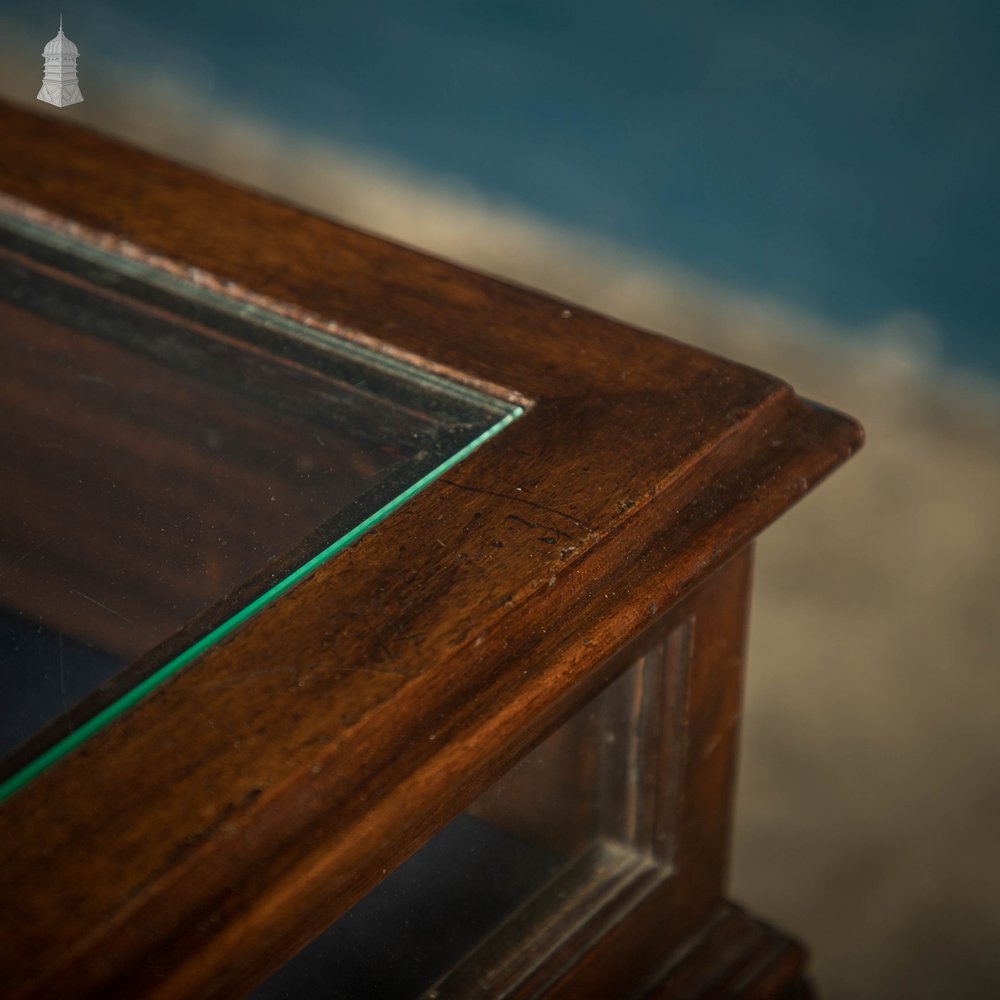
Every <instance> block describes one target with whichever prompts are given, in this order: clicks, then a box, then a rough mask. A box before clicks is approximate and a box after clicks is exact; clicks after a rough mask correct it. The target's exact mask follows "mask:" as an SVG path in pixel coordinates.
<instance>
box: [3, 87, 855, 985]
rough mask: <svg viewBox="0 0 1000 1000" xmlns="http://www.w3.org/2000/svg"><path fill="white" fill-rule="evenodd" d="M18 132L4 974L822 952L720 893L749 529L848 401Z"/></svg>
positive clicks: (712, 974) (289, 970)
mask: <svg viewBox="0 0 1000 1000" xmlns="http://www.w3.org/2000/svg"><path fill="white" fill-rule="evenodd" d="M0 135H2V136H3V142H4V147H5V156H4V157H3V159H2V161H0V358H2V362H3V366H2V371H0V386H2V397H0V462H2V466H0V468H2V475H3V482H4V491H3V496H2V498H0V512H2V517H0V664H2V670H0V685H2V686H0V695H2V700H3V704H4V711H3V731H2V736H3V741H4V744H3V746H2V747H0V750H2V751H3V752H4V753H5V757H4V758H3V761H4V763H3V769H2V771H0V777H2V778H3V785H2V794H3V796H4V798H5V801H3V803H2V805H0V870H2V872H3V876H2V879H0V884H2V888H0V994H2V995H3V996H4V997H19V998H27V997H33V998H51V997H55V996H58V997H95V998H96V997H100V998H109V997H121V998H134V997H140V996H141V997H157V998H168V997H169V998H180V997H192V998H199V1000H204V998H215V997H239V996H244V995H247V994H249V993H251V992H253V991H255V990H256V991H257V992H256V994H255V995H257V996H259V997H261V998H266V997H282V996H285V997H296V998H302V997H308V996H317V997H319V996H322V997H337V998H340V997H351V998H353V997H357V998H368V997H390V996H391V997H419V996H425V997H437V998H442V1000H443V998H446V997H493V998H499V997H511V998H513V997H517V998H527V997H542V996H544V997H564V998H589V997H593V998H608V997H615V998H618V997H621V998H627V997H635V998H639V997H648V998H650V1000H652V998H657V1000H666V998H674V997H676V998H680V997H709V996H712V997H716V996H726V997H736V996H739V997H772V996H782V997H795V996H805V995H808V993H807V989H808V988H807V986H806V984H805V979H804V971H803V962H804V953H803V951H802V949H801V948H800V947H799V946H798V945H796V944H794V943H793V942H791V941H789V940H788V939H786V938H784V937H783V936H781V935H780V934H779V933H778V932H776V931H773V930H770V929H769V928H767V927H765V926H764V925H761V924H758V923H757V922H755V921H754V920H752V919H751V918H750V917H748V916H747V915H745V914H744V913H743V912H742V911H741V910H739V909H738V908H736V907H734V906H732V905H731V904H730V903H728V902H727V901H726V899H725V872H726V859H727V854H728V847H729V836H730V817H731V802H732V788H733V776H734V767H735V761H736V745H737V734H738V725H739V718H740V703H741V676H742V669H743V655H744V635H745V631H746V617H747V602H748V593H749V583H750V572H751V545H752V542H753V539H754V537H755V536H756V535H757V534H758V533H759V532H760V531H761V530H762V529H763V528H764V527H766V526H767V525H768V524H769V523H770V522H772V521H773V520H774V519H775V518H776V517H778V516H779V515H780V514H781V513H782V512H783V511H784V510H785V509H786V508H787V507H788V506H789V505H790V504H792V503H794V502H795V501H796V500H798V499H799V498H800V497H801V496H802V495H803V494H805V493H806V492H807V491H808V490H809V489H810V488H811V487H812V486H813V485H814V484H815V483H816V482H817V481H818V480H820V479H821V478H822V477H823V476H824V475H826V474H827V473H828V472H830V471H831V470H832V469H833V468H834V467H835V466H837V465H838V464H839V463H840V462H842V461H843V460H844V459H845V458H846V457H847V456H848V455H849V454H850V453H851V452H852V451H853V450H854V449H855V448H856V447H857V446H858V445H859V443H860V440H861V432H860V429H859V428H858V426H857V425H856V424H855V423H854V422H852V421H851V420H849V419H847V418H845V417H843V416H841V415H839V414H837V413H834V412H832V411H829V410H826V409H823V408H821V407H817V406H815V405H812V404H809V403H806V402H803V401H802V400H800V399H799V398H798V397H796V395H795V394H794V393H793V392H792V390H791V389H789V387H788V386H787V385H785V384H783V383H782V382H780V381H778V380H776V379H774V378H771V377H769V376H767V375H764V374H761V373H760V372H756V371H752V370H750V369H748V368H745V367H742V366H740V365H737V364H733V363H731V362H728V361H724V360H722V359H720V358H717V357H714V356H711V355H709V354H706V353H705V352H703V351H700V350H696V349H694V348H692V347H688V346H685V345H684V344H682V343H680V342H678V341H675V340H670V339H667V338H663V337H658V336H653V335H650V334H647V333H642V332H639V331H637V330H634V329H631V328H628V327H626V326H622V325H621V324H618V323H616V322H614V321H612V320H609V319H606V318H604V317H601V316H597V315H594V314H593V313H591V312H587V311H585V310H581V309H577V308H575V307H573V306H568V305H566V304H565V303H562V302H556V301H553V300H551V299H549V298H546V297H545V296H543V295H539V294H537V293H535V292H531V291H527V290H525V289H523V288H518V287H515V286H511V285H508V284H505V283H503V282H500V281H497V280H495V279H492V278H488V277H484V276H482V275H479V274H475V273H472V272H469V271H465V270H463V269H461V268H459V267H457V266H455V265H453V264H449V263H445V262H442V261H439V260H435V259H433V258H430V257H427V256H424V255H422V254H419V253H417V252H415V251H413V250H409V249H406V248H404V247H400V246H396V245H394V244H391V243H388V242H386V241H384V240H380V239H377V238H375V237H373V236H370V235H366V234H364V233H360V232H357V231H354V230H352V229H348V228H345V227H343V226H340V225H337V224H335V223H333V222H330V221H328V220H325V219H321V218H317V217H315V216H312V215H309V214H307V213H304V212H302V211H300V210H298V209H296V208H294V207H292V206H290V205H287V204H285V203H283V202H280V201H277V200H274V199H271V198H269V197H266V196H264V195H261V194H258V193H254V192H250V191H247V190H245V189H242V188H238V187H235V186H231V185H229V184H226V183H224V182H222V181H220V180H217V179H214V178H211V177H208V176H206V175H204V174H201V173H198V172H195V171H193V170H190V169H187V168H185V167H182V166H179V165H178V164H175V163H173V162H170V161H168V160H164V159H161V158H158V157H155V156H152V155H150V154H148V153H144V152H141V151H139V150H136V149H133V148H130V147H128V146H125V145H122V144H119V143H117V142H113V141H111V140H109V139H107V138H103V137H100V136H98V135H95V134H93V133H90V132H87V131H84V130H81V129H79V128H76V127H74V126H72V125H69V124H65V123H64V122H62V121H58V122H57V121H55V120H54V119H53V118H50V117H39V116H36V115H34V114H30V113H27V112H25V111H22V110H18V109H15V108H12V107H7V106H4V107H2V108H0ZM483 238H484V239H489V233H484V234H483ZM664 319H665V322H666V324H667V325H668V326H669V320H670V318H669V317H665V318H664ZM674 332H676V333H677V335H679V336H683V334H684V331H683V329H677V330H676V331H674ZM311 941H312V942H313V943H312V944H309V942H311ZM307 945H308V947H306V946H307ZM303 949H305V950H303ZM293 956H295V957H293Z"/></svg>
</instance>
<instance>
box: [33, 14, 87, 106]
mask: <svg viewBox="0 0 1000 1000" xmlns="http://www.w3.org/2000/svg"><path fill="white" fill-rule="evenodd" d="M79 55H80V50H79V49H78V48H77V47H76V46H75V45H74V44H73V43H72V42H71V41H70V40H69V39H68V38H67V37H66V36H65V35H64V34H63V26H62V14H60V15H59V34H58V35H56V37H55V38H53V39H52V41H51V42H49V43H48V44H47V45H46V46H45V48H44V49H42V56H43V58H44V59H45V76H44V78H43V79H42V89H41V90H40V91H38V99H39V100H40V101H47V102H48V103H49V104H54V105H55V106H56V107H57V108H65V107H66V106H67V105H68V104H79V103H80V101H82V100H83V94H81V93H80V84H79V83H78V82H77V79H76V60H77V57H78V56H79Z"/></svg>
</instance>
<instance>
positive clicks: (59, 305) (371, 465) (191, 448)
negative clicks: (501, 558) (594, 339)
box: [0, 220, 520, 794]
mask: <svg viewBox="0 0 1000 1000" xmlns="http://www.w3.org/2000/svg"><path fill="white" fill-rule="evenodd" d="M519 412H520V410H519V408H517V407H515V406H513V405H512V404H509V403H507V402H505V401H501V400H497V399H494V398H491V397H488V396H485V395H483V394H480V393H477V392H473V391H471V390H469V389H468V388H466V387H464V386H462V385H459V384H457V383H453V382H451V381H448V380H445V379H443V378H440V377H437V376H433V375H429V374H428V373H426V372H423V371H420V370H418V369H417V368H416V367H413V366H409V365H404V364H401V363H399V362H397V361H395V360H393V359H389V358H386V357H383V356H381V355H379V354H377V353H376V352H374V351H370V350H367V349H364V348H361V347H359V346H357V345H356V344H353V343H351V342H349V341H347V340H344V339H340V338H336V337H333V336H330V335H328V334H325V333H322V332H319V331H316V330H313V329H311V328H308V327H306V326H303V325H299V324H295V323H292V322H290V321H288V320H285V319H283V318H281V317H279V316H276V315H274V314H269V313H267V312H265V311H263V310H260V309H257V308H255V307H253V306H248V305H245V304H242V303H237V302H234V301H233V300H230V299H227V298H226V297H225V296H223V295H215V294H212V293H210V292H208V291H205V290H203V289H200V288H197V287H196V286H194V285H189V284H187V283H185V282H183V281H182V280H180V279H177V278H174V277H172V276H170V275H169V274H167V273H166V272H159V271H154V270H152V269H149V268H144V267H142V266H140V265H138V264H135V263H132V262H129V261H127V260H124V259H120V258H117V257H112V256H111V255H108V254H104V253H103V252H101V251H99V250H95V249H93V248H91V247H88V246H84V245H82V244H76V243H70V242H69V241H67V240H64V239H63V238H61V237H58V236H56V235H54V234H51V233H48V232H47V231H42V230H39V229H36V228H34V227H32V226H29V225H26V224H24V223H21V222H16V221H13V220H0V477H2V480H0V481H2V488H0V754H6V757H5V759H4V762H3V770H2V771H0V778H6V779H7V780H6V782H5V783H4V784H3V785H2V786H0V794H3V793H9V791H10V790H12V789H13V788H14V787H17V785H18V784H19V783H21V782H23V781H24V780H26V779H27V778H28V777H30V776H31V774H33V773H35V772H36V771H37V770H38V769H40V768H41V767H42V766H45V765H46V764H47V763H48V762H50V761H51V760H53V759H55V758H56V757H57V756H58V755H59V754H60V753H61V752H65V750H67V749H68V748H69V747H70V746H71V745H74V744H75V743H76V742H79V741H80V739H82V738H84V737H85V736H86V735H87V734H88V733H89V732H90V731H92V730H94V729H95V728H97V727H98V726H99V725H100V724H102V723H103V721H106V720H107V718H110V717H113V715H114V714H116V713H117V712H118V711H121V710H123V709H124V708H125V707H127V705H128V704H130V703H132V702H134V701H135V700H136V698H137V697H139V696H141V694H143V693H144V692H145V691H146V690H147V689H149V687H151V686H152V685H153V684H155V683H157V682H158V681H159V680H162V679H163V677H164V676H167V675H169V673H171V672H172V671H173V670H175V669H178V668H179V667H181V666H183V665H184V663H186V662H188V661H189V660H190V659H191V658H192V657H193V656H195V655H197V653H198V652H200V651H202V650H203V649H204V648H206V646H207V645H208V644H210V643H211V642H213V641H215V640H216V639H218V638H220V637H221V636H222V635H223V634H225V633H226V632H227V631H229V630H231V629H232V628H233V627H235V626H236V625H238V624H239V622H240V621H242V620H243V619H244V618H245V617H246V616H247V615H248V614H249V613H252V611H253V610H256V609H257V608H258V607H259V606H260V605H261V604H262V603H263V602H265V601H266V600H268V599H270V598H271V597H273V596H275V594H276V593H278V592H280V591H281V590H283V589H286V588H287V587H288V586H290V585H291V584H293V583H294V582H295V581H296V580H297V579H299V578H301V576H302V575H304V573H306V572H308V571H309V570H310V569H311V568H313V567H314V566H315V565H316V564H318V562H320V561H322V560H323V559H325V558H328V557H329V556H330V555H332V554H333V553H334V552H336V551H337V550H338V549H339V548H341V547H343V546H344V545H346V544H348V543H349V542H350V541H352V540H353V539H354V538H356V537H357V536H358V534H359V533H360V532H361V531H363V530H364V529H365V528H366V527H368V526H370V525H371V524H373V523H375V521H377V520H378V519H380V518H381V517H382V516H385V514H386V513H388V512H389V511H391V510H392V509H394V507H395V506H396V505H398V504H399V503H400V502H402V501H403V500H404V499H405V498H406V497H408V496H410V495H412V493H414V492H415V491H416V490H417V489H419V488H420V487H421V486H423V485H424V484H426V483H427V482H428V481H430V479H432V478H433V477H434V476H435V475H436V474H438V473H440V472H441V471H443V470H444V469H445V468H447V467H449V466H450V465H452V464H454V462H456V461H458V460H459V459H460V458H461V457H463V456H464V455H466V454H468V452H469V451H470V450H472V448H474V447H475V446H476V445H477V444H479V443H481V442H482V441H483V440H485V439H486V438H487V437H489V436H490V435H491V434H493V433H495V432H496V431H497V430H499V429H500V428H501V427H502V426H504V425H505V424H506V423H508V422H509V421H510V420H512V419H513V418H514V417H515V416H517V414H518V413H519ZM234 591H236V592H237V593H236V594H235V596H234ZM227 595H228V596H227ZM192 621H193V622H194V624H193V625H192V624H191V623H192ZM182 628H185V629H186V632H185V638H183V639H178V638H177V636H176V635H175V633H177V632H178V630H179V629H182ZM171 637H173V638H171ZM150 651H152V652H150ZM144 654H145V655H144ZM137 659H138V660H139V662H138V663H133V661H136V660H137ZM126 664H133V666H131V667H129V668H128V669H127V670H126V671H124V672H121V668H122V667H123V666H125V665H126ZM102 685H103V686H102ZM95 692H96V693H95ZM81 699H82V701H81ZM67 741H68V742H67Z"/></svg>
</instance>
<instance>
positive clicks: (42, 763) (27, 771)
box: [0, 406, 524, 802]
mask: <svg viewBox="0 0 1000 1000" xmlns="http://www.w3.org/2000/svg"><path fill="white" fill-rule="evenodd" d="M523 413H524V408H523V407H521V406H513V408H512V409H511V411H510V412H509V413H508V414H507V415H506V416H505V417H503V418H502V419H500V420H499V421H497V422H496V423H495V424H493V425H492V426H491V427H489V428H487V429H486V430H485V431H483V433H482V434H480V435H479V436H478V437H477V438H475V439H474V440H472V441H470V442H469V443H468V444H467V445H465V447H464V448H461V449H460V450H459V451H457V452H455V454H454V455H452V456H451V457H449V458H447V459H445V461H444V462H442V463H441V464H440V465H439V466H437V467H436V468H434V469H432V470H431V471H430V472H428V473H427V474H426V475H425V476H423V477H422V478H421V479H418V480H417V481H416V482H415V483H413V485H412V486H408V487H407V488H406V489H405V490H403V492H402V493H400V494H399V496H397V497H395V498H394V499H393V500H390V501H389V503H387V504H385V505H384V506H383V507H380V508H379V509H378V510H377V511H375V513H374V514H371V515H370V516H369V517H367V518H365V520H364V521H362V522H361V523H360V524H358V525H357V526H356V527H354V528H352V529H351V530H350V531H348V532H347V533H346V534H344V535H341V537H340V538H338V539H337V540H336V541H335V542H332V543H331V544H330V545H328V546H327V547H326V548H325V549H323V550H322V551H321V552H319V553H317V554H316V555H315V556H313V557H312V558H311V559H309V560H307V561H306V562H305V563H303V564H302V565H301V566H300V567H299V568H298V569H296V570H293V571H292V572H291V573H289V575H288V576H286V577H284V579H282V580H279V581H278V582H277V583H276V584H274V586H273V587H271V588H270V589H269V590H267V591H265V592H264V593H263V594H261V595H260V596H259V597H258V598H256V599H255V600H253V601H251V602H250V603H249V604H248V605H247V606H246V607H245V608H243V609H242V610H240V611H238V612H237V613H236V614H235V615H233V616H232V617H231V618H227V619H226V621H224V622H223V623H222V624H221V625H217V626H216V627H215V628H214V629H212V631H211V632H209V633H208V634H207V635H205V636H203V637H202V638H201V639H199V640H198V641H197V642H195V643H194V644H192V645H191V646H189V647H188V648H187V649H185V650H184V652H183V653H180V654H178V655H177V656H175V657H174V658H173V659H172V660H170V662H169V663H166V664H164V665H163V666H162V667H160V669H159V670H157V671H156V672H155V673H153V674H150V676H149V677H147V678H146V679H145V680H143V681H140V682H139V683H138V684H136V686H135V687H133V688H130V689H129V690H128V691H127V692H125V694H123V695H122V696H121V697H120V698H119V699H118V700H117V701H114V702H112V703H111V704H110V705H108V706H107V707H106V708H104V709H102V710H101V711H100V712H98V713H97V714H96V715H94V716H93V717H92V718H90V719H88V720H87V721H86V722H84V723H83V724H82V725H81V726H80V727H79V728H78V729H74V730H73V732H71V733H69V735H67V736H64V737H63V738H62V739H61V740H60V741H59V742H58V743H56V744H55V745H53V746H51V747H49V749H48V750H45V751H44V752H42V753H41V754H39V755H38V756H37V757H36V758H35V759H34V760H32V761H31V762H30V763H29V764H25V766H24V767H23V768H21V770H20V771H18V772H17V773H16V774H13V775H11V776H10V777H9V778H7V779H6V780H4V781H3V782H2V783H0V802H3V801H4V800H6V799H7V798H9V797H10V796H11V795H13V794H14V792H16V791H17V790H18V789H20V788H23V787H24V786H25V785H26V784H27V783H28V782H29V781H31V780H32V779H33V778H36V777H37V776H38V775H39V774H41V773H42V772H43V771H45V770H47V769H48V768H49V767H51V766H52V765H53V764H55V763H56V762H57V761H58V760H60V759H61V758H62V757H64V756H65V755H66V754H68V753H69V752H70V751H71V750H74V749H75V748H76V747H78V746H79V745H80V744H81V743H83V742H84V741H85V740H87V739H89V738H90V737H91V736H93V735H94V733H96V732H97V731H98V730H100V729H102V728H103V727H104V726H106V725H107V724H108V723H109V722H112V721H114V720H115V719H117V718H118V716H120V715H122V714H123V713H124V712H126V711H128V709H130V708H131V707H132V706H133V705H135V704H136V703H137V702H139V701H141V700H142V699H143V698H144V697H145V696H146V695H147V694H149V693H150V691H152V690H154V689H155V688H157V687H158V686H159V685H160V684H162V683H163V682H164V681H165V680H168V679H169V678H170V677H172V676H173V675H174V674H176V673H178V672H179V671H180V670H182V669H183V668H184V667H186V666H187V665H188V664H189V663H191V662H192V661H193V660H195V659H197V658H198V657H199V656H200V655H201V654H202V653H204V652H205V651H206V650H207V649H209V648H211V647H212V646H213V645H215V643H217V642H218V641H219V640H220V639H223V638H224V637H225V636H227V635H229V634H230V633H231V632H233V631H235V630H236V629H237V628H239V627H240V626H241V625H242V624H243V623H244V622H246V621H247V620H248V619H250V618H252V617H253V616H254V615H255V614H256V613H257V612H258V611H260V610H261V609H262V608H264V607H266V606H267V605H268V604H269V603H270V602H271V601H273V600H274V599H275V598H276V597H280V596H281V595H282V594H284V593H285V592H286V591H288V590H290V589H291V588H292V587H294V586H295V584H297V583H298V582H299V581H300V580H302V579H304V578H305V577H306V576H308V575H309V574H310V573H311V572H312V571H313V570H314V569H316V568H317V567H318V566H320V565H322V564H323V563H324V562H326V561H327V560H328V559H330V558H331V557H332V556H335V555H336V554H337V553H338V552H342V551H343V550H344V549H345V548H347V546H348V545H350V544H351V543H352V542H354V541H356V540H357V539H358V538H359V537H360V536H361V535H363V534H364V533H365V532H366V531H367V530H368V529H369V528H371V527H374V526H375V525H376V524H378V523H379V522H380V521H382V520H384V519H385V518H386V517H388V516H389V515H390V514H391V513H393V511H395V510H398V509H399V507H401V506H402V505H403V504H404V503H406V501H407V500H409V499H410V498H411V497H413V496H415V495H416V494H417V493H419V492H420V491H421V490H422V489H423V488H424V487H425V486H427V485H428V484H429V483H431V482H432V481H433V480H435V479H437V477H438V476H440V475H442V474H443V473H445V472H447V471H448V470H449V469H450V468H452V467H453V466H454V465H457V464H458V463H459V462H460V461H462V459H463V458H465V457H467V456H468V455H470V454H471V453H472V452H473V451H475V450H476V449H477V448H478V447H479V446H480V445H482V444H483V443H484V442H486V441H488V440H489V439H490V438H492V437H495V436H496V435H497V434H499V433H500V431H502V430H503V429H504V428H505V427H507V426H508V425H509V424H511V423H513V422H514V421H515V420H516V419H517V418H518V417H520V416H521V415H522V414H523Z"/></svg>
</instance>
